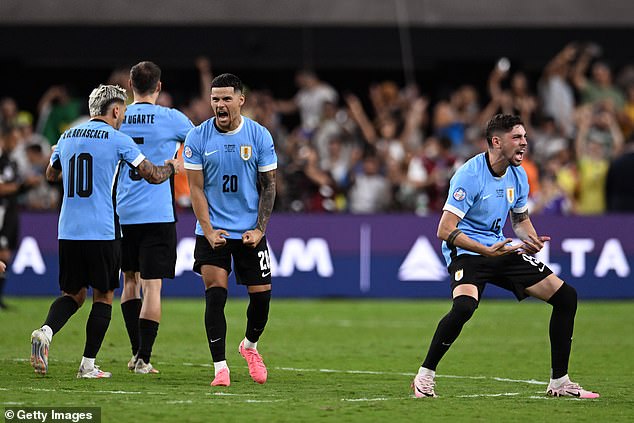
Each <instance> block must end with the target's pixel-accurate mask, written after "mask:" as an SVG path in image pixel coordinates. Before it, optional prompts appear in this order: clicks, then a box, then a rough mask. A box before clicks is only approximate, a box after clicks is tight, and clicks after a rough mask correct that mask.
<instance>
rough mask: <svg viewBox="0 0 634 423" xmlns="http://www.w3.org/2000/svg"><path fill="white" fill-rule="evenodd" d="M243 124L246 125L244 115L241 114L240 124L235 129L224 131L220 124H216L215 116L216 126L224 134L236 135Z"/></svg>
mask: <svg viewBox="0 0 634 423" xmlns="http://www.w3.org/2000/svg"><path fill="white" fill-rule="evenodd" d="M243 126H244V116H242V115H240V125H238V127H237V128H236V129H234V130H233V131H223V130H221V129H220V128H218V125H216V118H215V117H214V128H216V131H218V132H220V133H221V134H222V135H235V134H237V133H238V132H240V130H241V129H242V127H243Z"/></svg>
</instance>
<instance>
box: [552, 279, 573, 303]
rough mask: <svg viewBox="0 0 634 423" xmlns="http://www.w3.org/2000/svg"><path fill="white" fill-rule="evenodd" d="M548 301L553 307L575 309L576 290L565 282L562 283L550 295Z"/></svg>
mask: <svg viewBox="0 0 634 423" xmlns="http://www.w3.org/2000/svg"><path fill="white" fill-rule="evenodd" d="M548 303H549V304H551V305H552V306H553V307H560V308H565V309H568V310H576V309H577V290H576V289H575V288H574V287H573V286H571V285H568V284H567V283H566V282H564V283H563V285H561V286H560V287H559V289H558V290H557V292H555V293H554V294H553V296H552V297H550V299H549V300H548Z"/></svg>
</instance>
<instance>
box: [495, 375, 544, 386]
mask: <svg viewBox="0 0 634 423" xmlns="http://www.w3.org/2000/svg"><path fill="white" fill-rule="evenodd" d="M491 379H493V380H497V381H498V382H513V383H528V384H529V385H548V382H542V381H541V380H535V379H529V380H516V379H507V378H505V377H493V378H491Z"/></svg>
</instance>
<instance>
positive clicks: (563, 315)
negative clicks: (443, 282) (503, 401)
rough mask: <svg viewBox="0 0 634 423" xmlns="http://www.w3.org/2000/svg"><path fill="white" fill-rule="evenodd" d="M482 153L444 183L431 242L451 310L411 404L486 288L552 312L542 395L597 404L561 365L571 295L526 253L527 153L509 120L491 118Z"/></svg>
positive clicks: (535, 248) (531, 238)
mask: <svg viewBox="0 0 634 423" xmlns="http://www.w3.org/2000/svg"><path fill="white" fill-rule="evenodd" d="M486 137H487V141H488V151H487V152H486V153H481V154H479V155H477V156H476V157H474V158H472V159H470V160H469V161H467V162H466V163H465V164H464V165H463V166H462V167H461V168H460V169H458V171H457V172H456V174H455V175H454V177H453V178H452V179H451V186H450V190H449V193H450V194H449V197H448V198H447V202H446V203H445V206H444V208H443V210H444V211H443V214H442V217H441V218H440V223H439V225H438V237H439V238H441V239H442V240H443V244H442V250H443V254H444V256H445V260H446V262H447V265H448V266H449V273H450V275H451V288H452V291H453V294H452V295H453V307H452V308H451V310H450V311H449V313H448V314H447V315H445V317H443V318H442V319H441V320H440V323H438V327H437V329H436V333H435V334H434V337H433V338H432V341H431V345H430V347H429V350H428V352H427V357H426V358H425V361H424V362H423V364H422V366H421V367H420V369H419V371H418V374H417V375H416V377H415V378H414V382H413V384H412V386H413V388H414V395H415V396H416V397H419V398H421V397H435V396H436V394H435V392H434V385H435V381H434V377H435V373H436V366H437V365H438V363H439V362H440V359H441V358H442V357H443V355H444V354H445V353H446V352H447V350H449V347H450V346H451V344H452V343H453V342H454V341H455V340H456V338H457V337H458V335H459V334H460V331H461V330H462V327H463V325H464V324H465V323H466V322H467V321H468V320H469V318H471V316H472V315H473V313H474V312H475V310H476V308H478V304H479V301H480V298H481V296H482V292H483V290H484V287H485V285H486V283H487V282H491V283H493V284H494V285H497V286H499V287H501V288H504V289H506V290H509V291H511V292H513V293H514V294H515V296H516V297H517V299H518V300H520V301H521V300H523V299H524V298H526V297H528V296H532V297H535V298H539V299H540V300H543V301H546V302H548V303H549V304H550V305H552V306H553V311H552V315H551V318H550V330H549V333H550V349H551V363H552V370H551V376H550V383H549V384H548V388H547V390H546V393H547V394H548V395H551V396H572V397H578V398H598V397H599V394H597V393H595V392H590V391H586V390H585V389H583V388H582V387H581V386H579V385H578V384H576V383H574V382H572V381H571V380H570V378H569V377H568V360H569V357H570V348H571V344H572V332H573V326H574V319H575V313H576V310H577V292H576V291H575V289H574V288H573V287H572V286H570V285H568V284H566V283H565V282H564V281H562V280H561V279H559V278H558V277H557V276H556V275H555V274H554V273H553V272H552V271H551V270H550V269H549V268H548V266H546V265H545V264H544V263H542V262H540V261H539V260H537V259H536V258H535V257H534V256H533V254H535V253H537V252H539V251H540V250H541V249H542V248H543V246H544V242H546V241H548V240H550V238H549V237H547V236H539V235H537V232H536V231H535V228H534V227H533V224H532V223H531V221H530V219H529V217H528V211H527V210H528V206H527V204H526V200H527V196H528V180H527V177H526V172H524V169H523V168H522V167H521V166H520V165H521V163H522V159H523V157H524V154H525V153H526V149H527V147H528V143H527V139H526V130H525V129H524V124H523V123H522V121H521V120H520V118H519V117H517V116H511V115H496V116H494V117H493V119H491V120H490V121H489V123H488V124H487V129H486ZM509 211H510V212H511V222H512V224H513V231H514V232H515V234H516V235H517V237H518V238H519V239H521V241H522V243H519V244H516V245H511V244H510V243H511V242H512V239H510V238H505V237H504V235H503V234H502V228H503V227H504V223H505V222H506V218H507V215H508V214H509Z"/></svg>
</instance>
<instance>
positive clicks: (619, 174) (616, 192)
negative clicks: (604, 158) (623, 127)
mask: <svg viewBox="0 0 634 423" xmlns="http://www.w3.org/2000/svg"><path fill="white" fill-rule="evenodd" d="M633 181H634V134H632V135H630V136H629V138H628V139H627V142H626V143H625V147H624V151H623V153H622V154H621V155H620V156H618V157H616V158H615V159H614V160H613V161H612V163H610V167H609V169H608V175H607V178H606V188H605V190H606V193H605V195H606V201H607V211H608V212H610V213H634V189H633V188H632V182H633Z"/></svg>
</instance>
